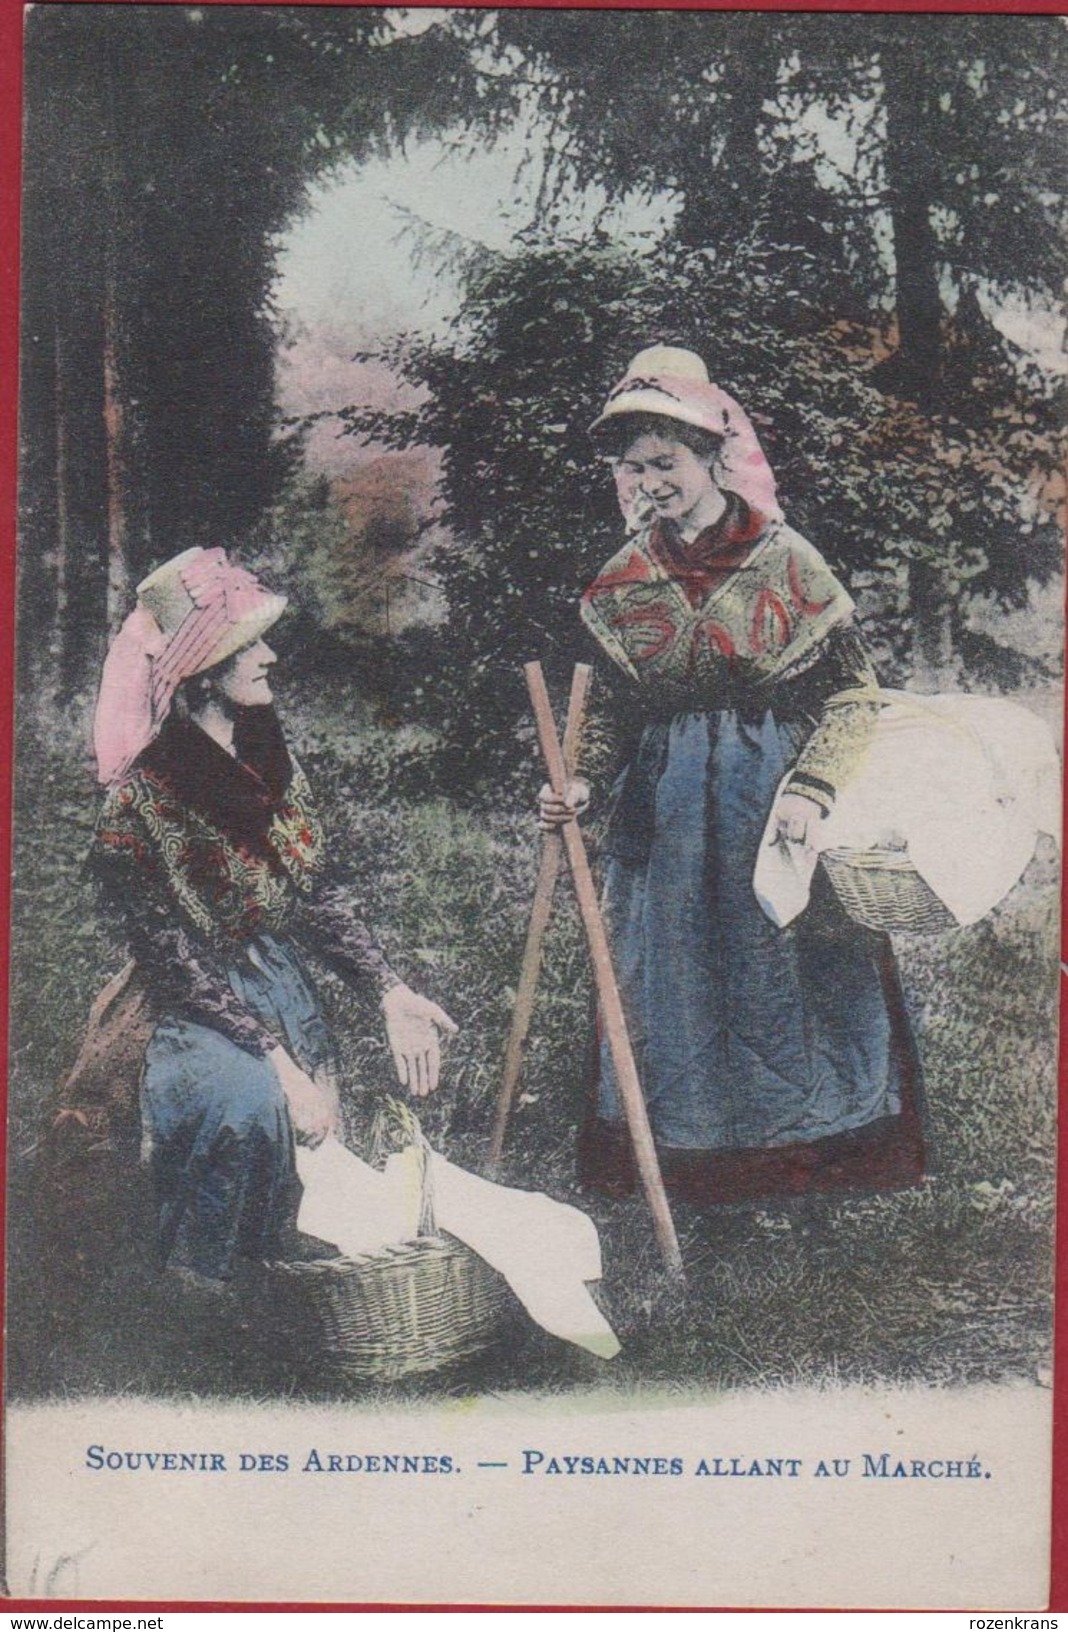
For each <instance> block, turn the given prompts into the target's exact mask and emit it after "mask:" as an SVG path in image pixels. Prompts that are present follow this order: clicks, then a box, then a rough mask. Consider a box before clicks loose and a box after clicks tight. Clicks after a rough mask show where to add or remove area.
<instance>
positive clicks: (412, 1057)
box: [382, 981, 459, 1099]
mask: <svg viewBox="0 0 1068 1632" xmlns="http://www.w3.org/2000/svg"><path fill="white" fill-rule="evenodd" d="M382 1013H383V1014H384V1015H385V1017H386V1036H387V1037H388V1039H389V1046H390V1049H391V1050H392V1053H393V1063H394V1065H395V1066H396V1068H397V1076H398V1078H399V1079H400V1083H401V1086H402V1087H403V1088H407V1089H408V1090H409V1091H410V1092H411V1093H413V1094H415V1095H416V1097H417V1098H419V1099H425V1098H426V1096H427V1094H432V1093H433V1092H434V1089H435V1088H436V1087H437V1085H438V1077H439V1075H440V1072H441V1040H440V1035H439V1034H440V1033H441V1032H444V1033H445V1035H446V1036H448V1037H452V1036H455V1034H456V1032H457V1031H458V1030H459V1027H458V1026H457V1024H456V1022H455V1020H450V1019H449V1017H448V1015H447V1014H446V1013H445V1010H444V1009H442V1008H439V1007H438V1005H437V1004H436V1003H431V1001H430V999H429V998H428V997H420V995H419V993H418V992H413V991H412V989H411V987H410V986H405V984H404V982H403V981H400V982H398V984H397V985H396V986H391V987H390V988H389V990H388V992H387V993H386V995H385V997H384V998H383V999H382Z"/></svg>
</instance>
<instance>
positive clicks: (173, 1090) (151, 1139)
mask: <svg viewBox="0 0 1068 1632" xmlns="http://www.w3.org/2000/svg"><path fill="white" fill-rule="evenodd" d="M227 974H228V976H229V980H230V984H231V986H232V987H233V989H234V991H235V992H236V993H237V995H238V997H239V998H240V999H241V1000H242V1002H243V1003H244V1004H245V1005H246V1006H247V1007H248V1008H249V1009H251V1011H252V1012H253V1013H254V1014H255V1015H256V1017H257V1019H259V1020H261V1021H262V1022H263V1024H264V1025H266V1026H268V1027H269V1028H270V1030H271V1031H272V1032H273V1033H274V1034H275V1035H276V1036H277V1038H278V1040H279V1042H281V1043H283V1044H284V1045H285V1047H286V1049H287V1051H288V1052H289V1054H290V1055H291V1056H292V1057H293V1059H295V1060H296V1061H297V1063H298V1064H300V1065H301V1066H303V1068H304V1069H305V1070H306V1071H308V1072H312V1071H315V1070H318V1069H319V1068H320V1067H322V1066H325V1065H328V1064H330V1063H331V1059H332V1054H331V1047H330V1038H329V1033H328V1031H327V1027H326V1023H325V1021H324V1020H323V1017H322V1014H321V1012H320V1009H319V1004H318V1000H317V998H316V996H315V992H314V990H313V988H312V986H311V984H310V982H309V980H308V978H307V976H306V975H305V973H304V970H303V969H302V967H301V965H300V962H299V960H298V958H297V956H296V953H295V952H294V950H293V948H292V947H291V946H289V945H288V944H287V943H285V942H283V941H279V940H275V939H274V938H273V937H272V936H268V935H260V936H258V937H257V938H256V939H255V940H254V941H250V942H248V943H247V946H246V947H245V948H244V949H243V950H242V952H241V954H240V956H239V957H238V958H236V959H235V960H234V962H233V963H232V964H231V966H230V967H229V968H228V970H227ZM141 1109H142V1119H143V1124H144V1130H145V1137H146V1140H147V1142H148V1144H149V1148H150V1162H151V1167H152V1175H153V1180H154V1184H155V1190H156V1199H157V1204H158V1246H159V1254H160V1258H161V1261H162V1263H163V1264H170V1265H173V1266H175V1267H179V1268H184V1269H190V1270H194V1271H195V1272H196V1273H197V1274H200V1275H204V1276H207V1277H209V1278H210V1279H212V1280H228V1279H229V1278H230V1277H231V1276H232V1275H233V1273H234V1270H235V1268H236V1265H237V1262H238V1260H239V1259H240V1258H270V1257H272V1256H274V1255H276V1254H277V1252H278V1250H279V1244H280V1233H281V1230H282V1227H283V1225H284V1224H285V1223H286V1221H287V1219H288V1218H290V1217H291V1216H292V1215H293V1213H294V1212H295V1206H296V1200H297V1195H298V1193H299V1189H298V1183H297V1179H296V1167H295V1161H294V1150H293V1130H292V1126H291V1124H290V1120H289V1112H288V1110H287V1108H286V1103H285V1096H284V1095H283V1093H282V1089H281V1086H280V1084H279V1081H278V1075H277V1073H276V1071H275V1069H274V1066H273V1065H272V1064H271V1063H270V1061H269V1060H265V1059H261V1058H259V1057H257V1056H256V1055H254V1054H250V1053H248V1052H247V1051H246V1050H245V1049H243V1048H239V1047H238V1046H237V1044H236V1043H233V1042H231V1041H230V1040H229V1038H227V1037H224V1036H223V1035H222V1033H221V1032H218V1031H214V1030H212V1029H211V1027H209V1026H203V1025H199V1024H197V1023H196V1022H194V1021H192V1020H186V1019H183V1018H181V1017H178V1016H171V1017H168V1018H165V1019H163V1020H162V1021H161V1022H160V1024H159V1025H158V1026H157V1027H156V1030H155V1032H154V1033H153V1036H152V1040H151V1042H150V1043H149V1045H148V1052H147V1054H146V1057H145V1071H144V1077H143V1080H142V1086H141Z"/></svg>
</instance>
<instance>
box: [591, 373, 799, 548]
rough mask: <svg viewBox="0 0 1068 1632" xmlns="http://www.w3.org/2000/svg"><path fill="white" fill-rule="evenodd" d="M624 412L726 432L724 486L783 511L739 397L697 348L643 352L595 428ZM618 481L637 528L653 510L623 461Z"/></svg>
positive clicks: (766, 508)
mask: <svg viewBox="0 0 1068 1632" xmlns="http://www.w3.org/2000/svg"><path fill="white" fill-rule="evenodd" d="M623 414H656V415H657V416H659V417H661V418H663V419H666V420H668V421H670V420H673V419H674V420H678V421H680V422H681V423H682V424H684V425H695V426H697V427H698V428H699V429H700V430H704V431H708V432H710V434H711V435H713V436H718V437H722V438H723V446H722V449H721V451H720V455H719V469H718V471H717V481H718V482H719V485H720V486H721V487H724V488H727V489H728V490H729V491H730V492H732V493H737V494H738V496H739V498H742V499H744V500H745V502H746V503H747V504H749V505H752V507H753V509H754V510H758V511H759V512H760V514H761V515H762V516H766V517H767V518H768V519H769V520H770V519H772V518H778V517H779V516H780V515H781V511H780V509H779V501H778V497H777V494H776V486H775V477H774V475H773V474H772V470H771V466H770V465H769V464H768V461H767V459H766V458H765V456H764V450H763V448H762V447H761V446H760V443H759V441H758V440H757V434H756V432H755V431H754V429H753V427H752V424H751V423H750V421H749V419H748V417H747V415H746V414H745V413H744V412H743V411H742V409H741V408H740V407H739V406H738V404H737V403H736V402H735V400H734V398H733V397H730V396H728V395H727V393H726V391H722V390H721V389H720V387H719V386H718V385H713V384H712V382H711V381H710V380H709V378H708V370H707V369H706V368H705V365H704V363H703V362H702V361H701V359H700V357H698V356H697V354H696V352H693V351H685V350H683V349H682V348H681V347H679V346H649V347H648V348H647V349H646V350H645V351H640V352H639V353H638V355H637V356H636V357H634V358H632V359H631V361H630V363H629V364H628V366H627V372H626V373H625V374H624V376H623V378H622V379H621V380H620V381H619V383H618V384H617V385H615V386H613V388H612V390H611V391H610V392H609V394H608V400H607V402H606V403H605V405H604V408H603V409H602V411H601V413H600V415H599V416H598V418H597V419H595V420H594V422H593V424H592V425H591V426H590V430H591V431H595V430H597V429H598V428H599V427H600V426H602V425H605V424H607V423H608V422H609V421H610V420H612V419H614V418H616V417H617V416H619V415H623ZM665 429H667V427H665ZM615 480H616V492H617V494H618V497H619V507H620V509H621V510H622V512H623V517H624V520H625V521H626V523H627V529H628V531H630V532H634V531H636V530H637V528H639V527H640V526H642V525H643V524H644V522H645V521H647V520H648V517H649V514H651V509H650V507H649V506H647V505H645V504H644V503H643V501H642V497H641V494H640V493H639V492H638V484H637V480H636V479H635V478H634V477H633V476H632V475H630V474H629V473H628V472H627V471H625V470H624V469H623V468H622V466H616V469H615Z"/></svg>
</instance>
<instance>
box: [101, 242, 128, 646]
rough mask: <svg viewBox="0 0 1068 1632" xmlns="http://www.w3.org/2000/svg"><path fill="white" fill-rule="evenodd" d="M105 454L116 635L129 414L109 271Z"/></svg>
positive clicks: (124, 595) (123, 603) (122, 601)
mask: <svg viewBox="0 0 1068 1632" xmlns="http://www.w3.org/2000/svg"><path fill="white" fill-rule="evenodd" d="M104 452H105V460H106V465H107V494H108V587H107V621H108V632H109V634H112V635H114V634H116V633H117V632H118V628H119V625H120V624H121V623H122V620H123V618H124V617H125V615H126V612H127V609H128V602H129V598H130V572H129V566H128V564H127V537H128V532H129V528H128V517H127V484H128V480H129V471H128V460H127V457H126V413H125V407H124V404H123V398H122V391H121V382H120V375H119V339H118V316H117V310H116V294H115V275H114V272H113V271H112V270H111V269H110V268H109V270H108V273H107V278H106V286H105V290H104Z"/></svg>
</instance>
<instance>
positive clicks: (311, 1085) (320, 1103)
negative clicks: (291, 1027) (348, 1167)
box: [267, 1044, 338, 1150]
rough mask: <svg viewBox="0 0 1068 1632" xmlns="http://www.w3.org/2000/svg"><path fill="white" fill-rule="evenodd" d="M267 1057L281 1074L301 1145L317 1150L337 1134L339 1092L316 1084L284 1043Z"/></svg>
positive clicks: (325, 1084) (290, 1112)
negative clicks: (293, 1057)
mask: <svg viewBox="0 0 1068 1632" xmlns="http://www.w3.org/2000/svg"><path fill="white" fill-rule="evenodd" d="M267 1058H268V1059H269V1060H270V1062H271V1064H272V1065H273V1066H274V1068H275V1070H276V1071H277V1073H278V1080H279V1082H280V1083H281V1084H282V1092H283V1093H284V1094H285V1096H286V1104H287V1105H288V1106H289V1115H290V1118H291V1120H292V1122H293V1129H294V1132H295V1133H296V1136H297V1140H298V1142H299V1143H300V1144H302V1145H310V1146H311V1148H312V1150H314V1149H315V1147H316V1145H321V1144H322V1142H323V1140H324V1139H325V1138H326V1136H327V1134H330V1133H336V1132H337V1126H338V1102H337V1089H336V1088H334V1087H333V1086H332V1085H331V1084H330V1083H327V1082H315V1081H314V1080H313V1079H312V1078H311V1077H309V1075H308V1073H307V1072H306V1071H302V1070H301V1068H300V1066H299V1065H297V1063H296V1061H295V1060H293V1059H291V1058H290V1056H289V1055H288V1054H287V1053H286V1051H285V1049H284V1048H283V1047H282V1046H281V1044H279V1046H278V1047H277V1048H272V1049H271V1052H270V1053H269V1054H268V1056H267Z"/></svg>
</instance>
